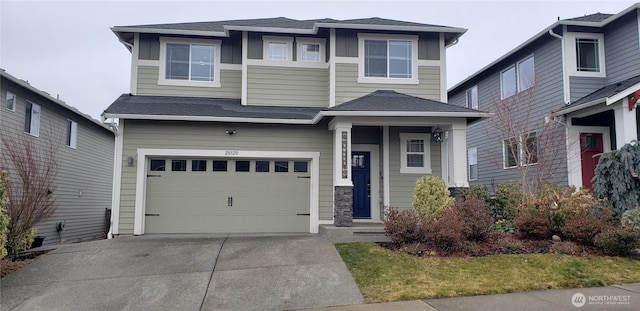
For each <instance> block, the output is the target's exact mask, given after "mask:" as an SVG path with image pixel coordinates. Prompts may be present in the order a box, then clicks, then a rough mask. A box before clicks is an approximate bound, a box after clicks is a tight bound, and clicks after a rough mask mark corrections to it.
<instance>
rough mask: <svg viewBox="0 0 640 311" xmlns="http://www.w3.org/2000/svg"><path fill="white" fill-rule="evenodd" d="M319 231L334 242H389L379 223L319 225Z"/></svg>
mask: <svg viewBox="0 0 640 311" xmlns="http://www.w3.org/2000/svg"><path fill="white" fill-rule="evenodd" d="M319 233H320V234H321V235H323V236H325V237H326V238H327V239H329V240H330V241H332V242H334V243H352V242H389V238H387V237H386V236H385V235H384V226H383V225H382V224H380V223H361V224H358V223H355V224H354V225H353V226H352V227H336V226H334V225H320V229H319Z"/></svg>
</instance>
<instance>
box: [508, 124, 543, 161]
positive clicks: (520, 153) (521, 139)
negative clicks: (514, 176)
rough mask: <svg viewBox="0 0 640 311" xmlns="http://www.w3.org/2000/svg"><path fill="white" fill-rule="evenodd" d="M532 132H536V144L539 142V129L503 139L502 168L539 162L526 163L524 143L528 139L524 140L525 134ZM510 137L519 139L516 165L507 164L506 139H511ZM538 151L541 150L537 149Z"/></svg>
mask: <svg viewBox="0 0 640 311" xmlns="http://www.w3.org/2000/svg"><path fill="white" fill-rule="evenodd" d="M531 134H535V136H536V144H537V143H538V132H537V131H531V132H528V133H525V134H522V135H518V136H515V137H511V138H506V139H503V140H502V168H503V169H510V168H515V167H518V166H529V165H536V164H538V162H536V163H524V148H522V147H523V145H524V144H525V143H526V141H525V140H524V136H528V135H531ZM509 139H517V140H518V158H517V159H516V165H515V166H507V153H506V152H505V151H506V144H505V141H506V140H509ZM537 151H538V152H540V150H539V149H538V150H537ZM537 156H538V161H539V160H540V158H539V155H537Z"/></svg>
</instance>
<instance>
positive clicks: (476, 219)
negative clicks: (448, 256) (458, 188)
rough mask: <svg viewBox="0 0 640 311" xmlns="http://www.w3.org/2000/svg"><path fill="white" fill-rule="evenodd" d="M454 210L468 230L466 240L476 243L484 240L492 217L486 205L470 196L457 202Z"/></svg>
mask: <svg viewBox="0 0 640 311" xmlns="http://www.w3.org/2000/svg"><path fill="white" fill-rule="evenodd" d="M456 208H457V209H458V211H459V212H460V221H462V222H463V223H464V224H465V225H466V226H467V227H468V228H469V231H468V234H467V236H466V238H467V239H468V240H476V241H481V240H484V239H485V238H486V237H487V235H488V234H489V231H490V230H491V225H492V224H493V217H491V214H490V213H489V207H487V204H486V203H485V202H484V201H482V200H481V199H479V198H477V197H473V196H471V197H467V198H465V199H463V200H460V201H459V202H457V203H456Z"/></svg>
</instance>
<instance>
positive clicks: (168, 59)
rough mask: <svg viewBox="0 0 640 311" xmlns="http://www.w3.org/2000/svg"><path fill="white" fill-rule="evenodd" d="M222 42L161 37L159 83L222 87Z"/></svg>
mask: <svg viewBox="0 0 640 311" xmlns="http://www.w3.org/2000/svg"><path fill="white" fill-rule="evenodd" d="M219 46H220V41H218V40H195V39H192V40H188V39H178V38H161V39H160V79H159V81H158V83H159V84H165V85H182V86H219V81H218V80H219V79H218V73H219V72H220V69H219V65H220V55H219V53H218V52H219Z"/></svg>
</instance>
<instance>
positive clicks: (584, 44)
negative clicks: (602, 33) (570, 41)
mask: <svg viewBox="0 0 640 311" xmlns="http://www.w3.org/2000/svg"><path fill="white" fill-rule="evenodd" d="M598 54H599V48H598V39H582V38H577V39H576V67H577V70H578V71H589V72H600V56H599V55H598Z"/></svg>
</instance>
